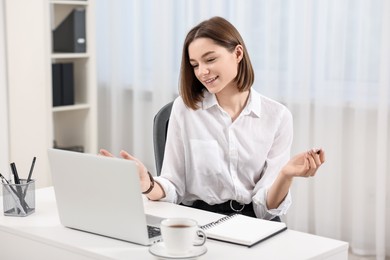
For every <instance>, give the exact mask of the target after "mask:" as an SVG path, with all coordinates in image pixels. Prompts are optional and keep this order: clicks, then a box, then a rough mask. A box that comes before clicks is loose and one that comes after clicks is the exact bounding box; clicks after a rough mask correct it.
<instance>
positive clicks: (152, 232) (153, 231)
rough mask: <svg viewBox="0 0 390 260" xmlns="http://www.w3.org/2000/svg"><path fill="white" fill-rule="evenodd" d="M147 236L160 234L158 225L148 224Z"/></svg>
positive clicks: (151, 236)
mask: <svg viewBox="0 0 390 260" xmlns="http://www.w3.org/2000/svg"><path fill="white" fill-rule="evenodd" d="M148 234H149V238H153V237H157V236H160V235H161V231H160V228H159V227H153V226H148Z"/></svg>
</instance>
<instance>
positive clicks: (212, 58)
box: [207, 58, 215, 62]
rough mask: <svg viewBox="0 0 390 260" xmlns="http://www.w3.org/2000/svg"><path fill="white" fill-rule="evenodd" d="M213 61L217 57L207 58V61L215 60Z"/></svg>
mask: <svg viewBox="0 0 390 260" xmlns="http://www.w3.org/2000/svg"><path fill="white" fill-rule="evenodd" d="M213 61H215V58H209V59H207V62H213Z"/></svg>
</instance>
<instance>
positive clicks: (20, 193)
mask: <svg viewBox="0 0 390 260" xmlns="http://www.w3.org/2000/svg"><path fill="white" fill-rule="evenodd" d="M11 170H12V174H13V175H14V182H15V184H17V185H16V193H15V194H16V196H18V198H19V201H20V203H21V205H22V206H23V209H25V212H26V211H27V208H28V205H27V203H26V201H25V200H24V195H23V191H22V188H21V187H20V185H19V184H20V179H19V174H18V171H17V170H16V165H15V163H11Z"/></svg>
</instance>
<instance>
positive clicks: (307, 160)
mask: <svg viewBox="0 0 390 260" xmlns="http://www.w3.org/2000/svg"><path fill="white" fill-rule="evenodd" d="M324 162H325V152H324V151H323V150H322V149H312V150H309V151H307V152H304V153H300V154H298V155H296V156H294V157H293V158H291V159H290V161H289V162H288V163H287V164H286V165H285V166H284V167H283V168H282V171H281V172H282V174H283V175H284V176H285V177H288V178H293V177H312V176H314V175H315V174H316V172H317V170H318V168H319V167H320V166H321V165H322V164H323V163H324Z"/></svg>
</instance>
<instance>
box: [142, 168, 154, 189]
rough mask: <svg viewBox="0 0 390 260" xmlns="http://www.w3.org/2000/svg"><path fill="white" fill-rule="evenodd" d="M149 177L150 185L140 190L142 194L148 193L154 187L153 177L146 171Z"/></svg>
mask: <svg viewBox="0 0 390 260" xmlns="http://www.w3.org/2000/svg"><path fill="white" fill-rule="evenodd" d="M148 175H149V179H150V187H149V189H147V190H146V191H144V192H142V194H149V193H150V192H151V191H152V190H153V188H154V179H153V176H152V174H151V173H150V172H149V171H148Z"/></svg>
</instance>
